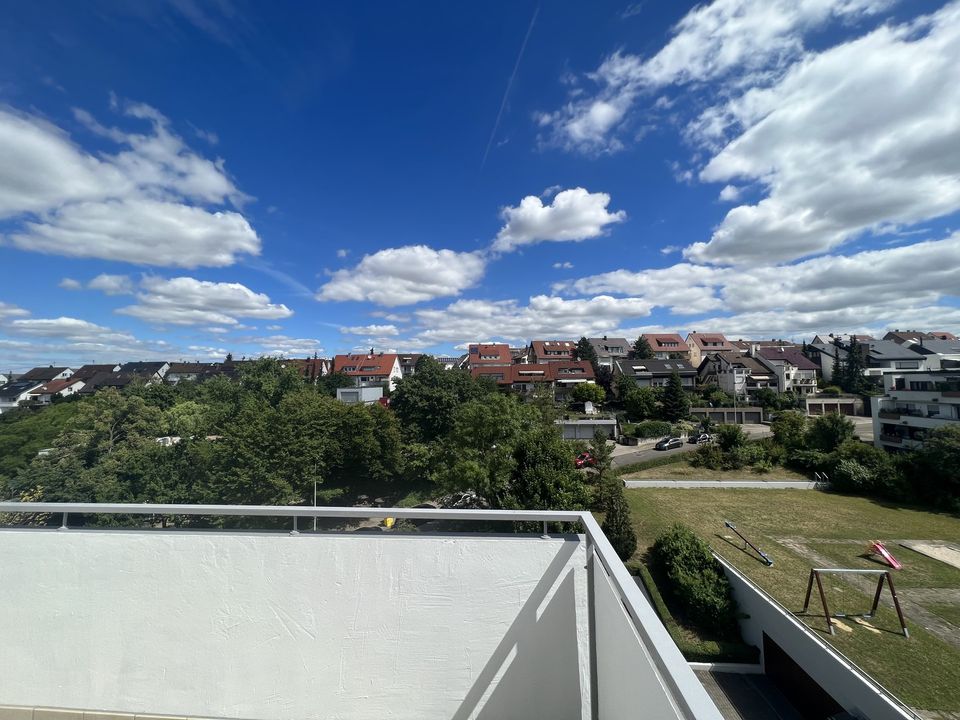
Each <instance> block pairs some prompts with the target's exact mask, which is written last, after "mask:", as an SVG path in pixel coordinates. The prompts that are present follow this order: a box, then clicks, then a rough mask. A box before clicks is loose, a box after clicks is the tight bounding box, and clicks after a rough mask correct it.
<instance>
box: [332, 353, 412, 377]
mask: <svg viewBox="0 0 960 720" xmlns="http://www.w3.org/2000/svg"><path fill="white" fill-rule="evenodd" d="M396 361H397V355H396V353H377V354H374V355H369V354H363V355H337V356H335V357H334V358H333V371H334V372H342V373H345V374H347V375H350V376H355V375H364V376H367V375H382V376H384V377H389V376H390V373H391V372H393V365H394V363H395V362H396Z"/></svg>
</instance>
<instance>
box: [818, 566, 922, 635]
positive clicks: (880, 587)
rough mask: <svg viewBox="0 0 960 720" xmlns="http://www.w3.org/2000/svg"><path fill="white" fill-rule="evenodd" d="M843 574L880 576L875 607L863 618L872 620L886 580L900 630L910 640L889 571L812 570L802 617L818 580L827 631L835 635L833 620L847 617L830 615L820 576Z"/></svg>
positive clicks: (841, 614) (874, 598) (839, 614)
mask: <svg viewBox="0 0 960 720" xmlns="http://www.w3.org/2000/svg"><path fill="white" fill-rule="evenodd" d="M843 573H850V574H853V575H879V576H880V577H879V579H878V581H877V592H876V593H874V596H873V606H872V607H871V608H870V612H869V613H864V614H863V615H861V617H864V618H872V617H873V616H874V615H876V614H877V607H878V606H879V605H880V593H881V592H882V591H883V582H884V580H886V582H887V586H888V587H889V588H890V597H892V598H893V606H894V608H896V610H897V617H898V618H900V628H901V629H902V630H903V636H904V637H906V638H908V637H910V631H909V630H907V622H906V620H904V619H903V610H901V609H900V600H899V599H898V598H897V591H896V589H894V586H893V577H892V576H891V575H890V571H889V570H855V569H851V568H813V569H811V570H810V580H809V582H808V583H807V596H806V598H804V600H803V610H801V611H800V614H801V615H804V614H806V612H807V608H808V607H810V595H811V594H812V592H813V582H814V580H816V582H817V589H818V590H819V591H820V601H821V602H822V603H823V615H824V617H825V618H826V619H827V629H828V630H829V631H830V634H831V635H835V634H836V631H835V630H834V627H833V618H835V617H837V618H842V617H847V615H846V614H845V613H837V614H836V615H831V614H830V609H829V608H828V607H827V595H826V593H824V591H823V582H821V580H820V575H822V574H834V575H839V574H843Z"/></svg>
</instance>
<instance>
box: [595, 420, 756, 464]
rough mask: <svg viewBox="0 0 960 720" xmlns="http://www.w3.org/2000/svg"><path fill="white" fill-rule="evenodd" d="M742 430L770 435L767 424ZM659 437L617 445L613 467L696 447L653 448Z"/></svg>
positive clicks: (746, 426)
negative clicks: (635, 443) (634, 443)
mask: <svg viewBox="0 0 960 720" xmlns="http://www.w3.org/2000/svg"><path fill="white" fill-rule="evenodd" d="M740 427H742V428H743V431H744V432H745V433H746V434H747V436H748V437H750V438H751V439H756V438H762V437H767V436H768V435H770V426H769V425H741V426H740ZM659 440H660V438H654V439H653V440H645V441H643V442H642V443H641V444H640V445H617V447H616V448H615V449H614V451H613V460H612V465H613V467H615V468H618V467H623V466H624V465H635V464H636V463H641V462H645V461H646V460H654V459H656V458H661V457H666V456H667V455H676V454H678V453H686V452H692V451H694V450H696V449H697V446H696V445H691V444H690V443H687V442H684V444H683V447H682V448H674V449H673V450H654V449H653V446H654V445H656V444H657V442H659Z"/></svg>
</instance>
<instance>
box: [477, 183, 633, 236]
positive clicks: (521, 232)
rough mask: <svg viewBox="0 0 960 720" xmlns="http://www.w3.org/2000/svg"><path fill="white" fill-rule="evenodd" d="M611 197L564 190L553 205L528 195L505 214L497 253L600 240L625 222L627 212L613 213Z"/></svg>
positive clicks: (575, 190)
mask: <svg viewBox="0 0 960 720" xmlns="http://www.w3.org/2000/svg"><path fill="white" fill-rule="evenodd" d="M609 204H610V196H609V195H608V194H607V193H603V192H595V193H591V192H588V191H587V190H585V189H584V188H581V187H578V188H572V189H570V190H562V191H560V192H558V193H557V194H556V195H554V197H553V201H552V202H551V203H550V204H549V205H544V204H543V200H542V199H541V198H540V197H537V196H536V195H528V196H527V197H525V198H523V200H521V201H520V204H519V205H517V206H516V207H505V208H504V209H503V211H502V213H501V215H502V217H503V219H504V220H505V224H504V226H503V227H502V228H500V232H498V233H497V237H496V239H495V240H494V242H493V250H494V251H496V252H509V251H511V250H514V249H516V248H518V247H521V246H523V245H532V244H534V243H539V242H571V241H572V242H578V241H580V240H587V239H589V238H595V237H599V236H600V235H603V234H604V232H606V229H607V227H608V226H609V225H612V224H614V223H619V222H623V221H624V220H626V218H627V214H626V213H625V212H624V211H623V210H618V211H616V212H612V213H611V212H609V211H608V210H607V206H608V205H609Z"/></svg>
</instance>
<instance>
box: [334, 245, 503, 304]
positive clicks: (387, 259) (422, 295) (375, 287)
mask: <svg viewBox="0 0 960 720" xmlns="http://www.w3.org/2000/svg"><path fill="white" fill-rule="evenodd" d="M486 265H487V261H486V259H485V258H484V256H483V255H482V254H480V253H475V252H456V251H454V250H434V249H433V248H430V247H427V246H426V245H407V246H405V247H399V248H387V249H384V250H380V251H379V252H375V253H373V254H371V255H364V256H363V259H362V260H361V261H360V262H359V263H358V264H357V265H356V266H355V267H352V268H348V269H343V270H337V271H336V272H334V273H333V274H332V276H331V278H330V280H329V281H328V282H327V283H325V284H324V285H323V286H322V287H321V288H320V289H319V290H318V291H317V299H318V300H357V301H363V300H367V301H370V302H373V303H376V304H378V305H385V306H388V307H393V306H396V305H408V304H412V303H418V302H423V301H425V300H432V299H434V298H438V297H448V296H452V295H459V294H460V293H461V292H462V291H463V290H465V289H467V288H469V287H472V286H473V285H475V284H476V283H477V282H479V280H480V279H481V278H482V277H483V274H484V271H485V270H486Z"/></svg>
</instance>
